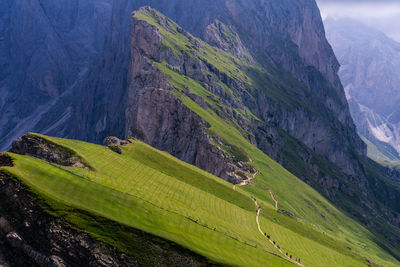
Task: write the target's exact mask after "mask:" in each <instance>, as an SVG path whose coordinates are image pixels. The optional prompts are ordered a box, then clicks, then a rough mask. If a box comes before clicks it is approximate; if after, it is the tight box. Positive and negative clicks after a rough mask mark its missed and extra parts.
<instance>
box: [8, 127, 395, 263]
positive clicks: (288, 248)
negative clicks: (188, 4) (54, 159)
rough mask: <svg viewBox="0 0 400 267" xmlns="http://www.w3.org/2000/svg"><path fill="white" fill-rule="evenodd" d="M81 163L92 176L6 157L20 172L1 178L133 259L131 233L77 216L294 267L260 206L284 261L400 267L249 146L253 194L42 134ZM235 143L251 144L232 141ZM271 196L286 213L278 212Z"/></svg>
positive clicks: (131, 154) (125, 152)
mask: <svg viewBox="0 0 400 267" xmlns="http://www.w3.org/2000/svg"><path fill="white" fill-rule="evenodd" d="M31 136H33V137H36V138H44V139H45V140H48V141H50V142H52V143H54V144H57V145H59V146H61V147H64V148H68V150H70V151H73V152H74V153H76V155H78V156H79V157H81V158H82V159H83V160H84V161H85V162H86V163H87V165H89V166H91V169H92V170H89V169H88V168H87V169H82V168H74V167H65V166H59V165H57V164H54V163H48V162H45V161H43V160H40V159H36V158H32V157H28V156H21V155H17V154H13V153H8V155H9V156H11V157H12V158H13V159H14V166H13V167H2V168H1V170H2V171H5V172H7V173H9V174H11V175H12V176H14V177H17V178H18V179H19V180H20V181H22V182H23V183H24V184H25V185H27V186H28V187H29V188H31V189H32V191H34V192H35V193H37V194H38V196H39V197H40V198H41V199H42V200H44V201H45V203H46V204H48V205H49V207H50V208H48V207H47V205H46V206H45V207H47V208H46V209H47V210H48V211H49V212H51V213H52V214H54V215H56V216H62V217H63V218H65V220H67V221H68V222H70V223H72V224H73V225H75V226H76V227H77V228H78V229H80V230H82V231H85V232H88V233H90V234H92V235H93V236H94V237H96V238H98V239H100V240H103V241H105V242H107V243H110V244H113V245H115V246H116V247H118V248H119V249H120V250H122V251H125V252H126V253H127V254H133V255H134V253H135V251H131V250H130V244H129V243H130V241H131V240H129V238H126V236H128V233H125V232H124V231H122V230H120V231H115V232H111V233H106V232H105V231H104V229H106V228H107V226H106V225H105V226H103V227H102V228H100V227H93V225H94V224H93V222H91V221H90V220H89V219H88V218H90V217H86V216H81V215H80V212H78V211H85V212H88V213H89V214H92V215H95V216H100V217H104V218H107V219H110V220H112V221H115V222H118V223H120V224H121V225H126V226H130V227H133V228H136V229H140V230H142V231H145V232H147V233H150V234H153V235H156V236H159V237H162V238H164V239H168V240H171V241H173V242H175V243H177V244H179V245H181V246H182V247H185V248H188V249H190V250H192V251H194V252H195V253H198V254H200V255H203V256H205V257H207V258H209V259H210V260H212V261H214V262H218V263H223V264H228V265H240V266H290V265H293V264H292V263H290V262H289V261H288V260H287V259H285V256H284V255H282V254H281V253H280V252H279V251H278V250H277V249H276V248H275V247H274V246H273V245H272V244H271V243H270V242H268V240H267V239H266V238H265V237H264V236H263V235H262V234H261V233H260V232H259V231H258V228H257V223H256V210H257V207H256V206H255V204H254V202H253V199H252V198H253V197H254V198H256V199H257V202H258V204H259V205H260V206H261V216H260V218H259V220H260V225H261V228H262V230H263V231H265V232H266V233H267V234H268V235H271V239H273V240H274V241H276V242H277V244H278V245H279V246H280V247H281V249H282V251H283V252H284V254H285V253H286V252H288V253H289V255H293V258H300V259H301V263H302V264H303V265H304V266H364V265H365V264H366V263H367V259H368V260H369V261H371V262H374V263H376V264H377V265H383V266H395V265H396V264H397V262H396V261H395V260H394V259H393V258H392V257H390V256H389V255H388V254H387V253H386V252H385V251H383V250H382V249H381V248H379V246H378V245H377V244H376V243H375V242H374V238H375V237H374V236H373V235H372V234H371V233H369V232H368V231H367V230H366V229H364V228H363V227H362V226H360V225H359V224H357V223H356V222H354V221H352V220H351V219H349V218H347V217H346V216H345V215H344V214H343V213H341V212H340V211H338V210H336V209H335V208H334V207H333V206H332V205H330V204H329V203H328V202H327V201H326V200H325V199H324V198H322V197H321V196H320V195H319V194H318V193H317V192H315V191H314V190H313V189H311V188H310V187H309V186H307V185H306V184H304V183H303V182H301V181H300V180H299V179H297V178H296V177H294V176H293V175H291V174H290V173H288V172H287V171H286V170H284V169H283V168H282V167H281V166H280V165H278V164H276V163H275V162H273V161H272V160H271V159H269V158H268V157H267V156H265V155H264V154H262V153H261V152H260V151H259V150H257V149H255V148H252V147H250V146H248V148H249V149H250V150H249V154H250V155H252V156H254V164H255V165H256V166H257V168H259V174H258V175H257V177H256V178H255V179H254V180H253V181H252V184H251V185H250V186H249V187H237V188H236V190H235V189H234V188H233V186H232V185H231V184H229V183H227V182H225V181H223V180H221V179H219V178H217V177H214V176H212V175H210V174H208V173H206V172H204V171H202V170H199V169H197V168H195V167H193V166H191V165H188V164H186V163H183V162H181V161H179V160H177V159H175V158H173V157H172V156H170V155H168V154H166V153H164V152H160V151H158V150H155V149H153V148H151V147H150V146H148V145H146V144H144V143H142V142H140V141H137V140H132V143H131V144H128V145H126V146H123V147H122V154H118V153H116V152H114V151H112V150H111V149H109V148H107V147H104V146H99V145H94V144H90V143H85V142H80V141H73V140H64V139H58V138H52V137H44V136H40V135H36V134H35V135H33V134H32V135H31ZM233 138H237V141H238V142H243V145H246V143H245V141H244V140H242V139H241V138H239V136H237V135H234V137H233ZM269 190H271V191H272V192H273V193H274V195H275V198H276V200H277V201H278V206H279V208H280V209H285V210H288V211H290V212H293V213H294V214H295V217H290V216H287V215H283V214H280V213H278V212H277V211H276V209H275V202H274V201H273V199H272V198H271V194H270V191H269Z"/></svg>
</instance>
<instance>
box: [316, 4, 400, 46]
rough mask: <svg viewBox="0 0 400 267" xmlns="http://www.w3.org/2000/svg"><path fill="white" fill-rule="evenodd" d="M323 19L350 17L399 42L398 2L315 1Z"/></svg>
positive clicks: (399, 12)
mask: <svg viewBox="0 0 400 267" xmlns="http://www.w3.org/2000/svg"><path fill="white" fill-rule="evenodd" d="M317 2H318V5H319V8H320V10H321V14H322V17H323V19H325V18H327V17H333V18H340V17H350V18H353V19H356V20H359V21H361V22H363V23H364V24H367V25H369V26H372V27H375V28H377V29H378V30H380V31H383V32H384V33H386V35H388V36H389V37H391V38H392V39H394V40H396V41H398V42H400V0H317Z"/></svg>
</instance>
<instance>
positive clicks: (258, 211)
mask: <svg viewBox="0 0 400 267" xmlns="http://www.w3.org/2000/svg"><path fill="white" fill-rule="evenodd" d="M257 173H258V172H256V173H254V174H253V175H252V177H249V178H248V179H247V180H245V181H243V182H241V183H240V184H237V185H234V186H233V190H236V186H246V185H249V184H250V182H251V180H252V179H254V178H255V177H256V175H257ZM269 194H270V195H271V198H272V200H273V201H274V202H275V209H276V210H277V211H278V209H279V208H278V201H277V200H276V198H275V195H274V193H273V192H272V191H271V190H269ZM253 201H254V204H255V205H256V207H257V216H256V222H257V227H258V231H259V232H260V234H261V235H262V236H263V237H264V238H265V239H267V240H268V241H269V242H270V243H271V244H272V245H273V246H274V247H275V248H276V249H277V250H278V251H279V253H280V254H282V256H283V257H284V258H286V259H287V260H289V261H290V262H292V263H294V264H296V265H298V266H302V267H304V265H303V264H301V263H299V262H297V261H295V260H294V259H291V258H290V256H287V255H286V253H284V252H283V251H282V249H280V248H279V247H278V245H277V244H274V241H272V240H271V239H270V238H268V237H267V236H266V234H265V233H264V232H263V230H262V229H261V225H260V213H261V206H260V205H259V204H258V202H257V199H255V198H253Z"/></svg>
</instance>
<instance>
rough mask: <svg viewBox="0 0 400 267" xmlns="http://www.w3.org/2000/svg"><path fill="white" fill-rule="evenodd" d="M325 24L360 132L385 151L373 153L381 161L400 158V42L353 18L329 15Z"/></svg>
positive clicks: (380, 150)
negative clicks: (338, 17) (399, 73)
mask: <svg viewBox="0 0 400 267" xmlns="http://www.w3.org/2000/svg"><path fill="white" fill-rule="evenodd" d="M325 25H326V29H327V33H328V34H327V38H328V40H329V41H330V43H331V44H332V46H333V48H334V50H335V53H336V55H337V56H338V59H339V62H340V63H341V65H342V67H341V70H340V72H339V75H340V77H341V79H342V82H343V85H344V87H345V89H346V93H347V98H348V100H349V103H350V109H351V112H352V115H353V118H354V121H355V123H356V125H357V128H358V130H359V133H360V135H362V136H364V137H365V138H366V139H367V140H368V141H369V142H371V143H372V144H373V145H374V146H376V147H377V148H378V150H379V152H380V153H379V154H381V155H380V156H379V154H377V153H376V152H375V153H370V154H372V157H373V158H375V159H377V160H380V161H383V160H386V161H397V160H400V155H399V153H400V139H399V138H400V136H399V129H400V128H399V127H400V120H399V119H400V117H399V115H398V113H399V110H400V106H399V101H398V100H399V97H400V89H399V84H400V78H399V75H398V69H399V67H400V43H397V42H395V41H393V40H392V39H390V38H389V37H387V36H386V35H385V34H384V33H382V32H379V31H378V30H375V29H373V28H371V27H367V26H365V25H362V24H361V23H359V22H357V21H354V20H350V19H338V20H334V19H328V20H327V21H326V22H325ZM371 152H372V151H371Z"/></svg>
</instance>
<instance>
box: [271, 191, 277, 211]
mask: <svg viewBox="0 0 400 267" xmlns="http://www.w3.org/2000/svg"><path fill="white" fill-rule="evenodd" d="M269 194H270V195H271V198H272V200H273V201H274V202H275V209H276V210H279V209H278V201H277V200H276V199H275V195H274V193H272V191H271V190H269Z"/></svg>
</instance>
